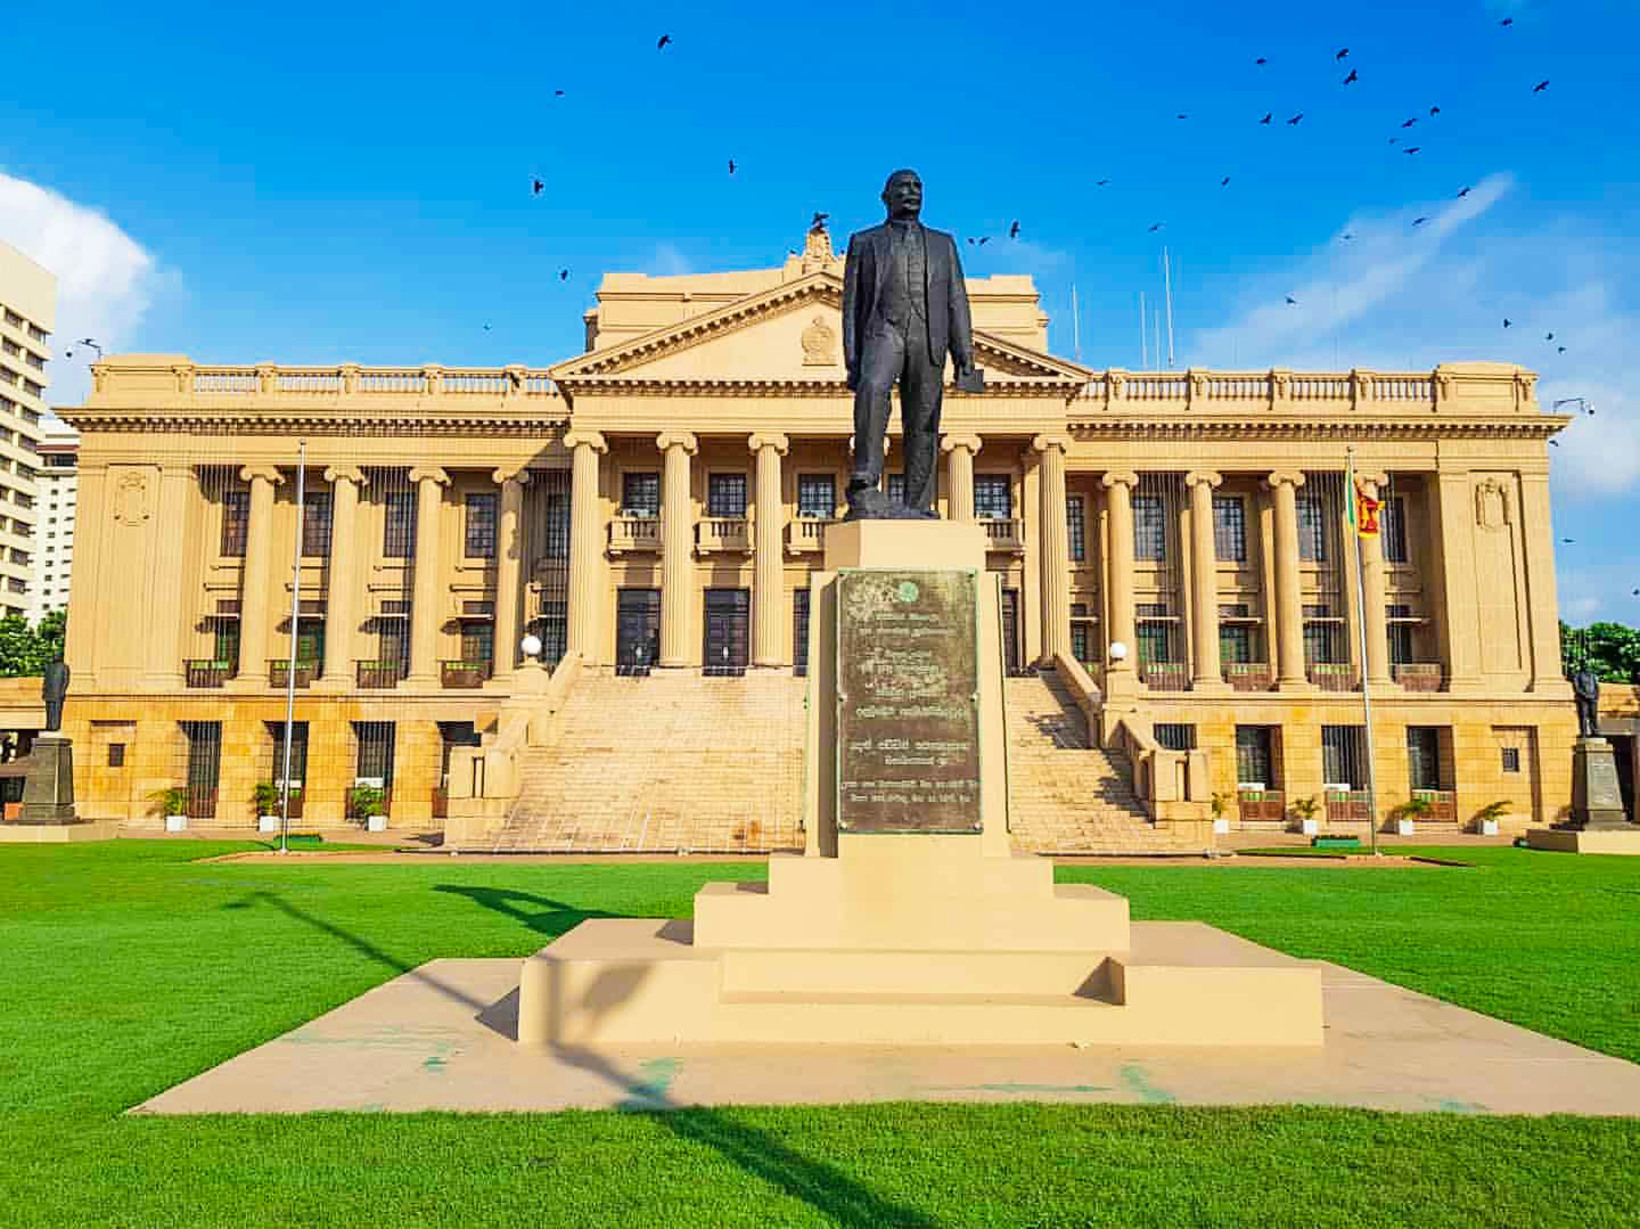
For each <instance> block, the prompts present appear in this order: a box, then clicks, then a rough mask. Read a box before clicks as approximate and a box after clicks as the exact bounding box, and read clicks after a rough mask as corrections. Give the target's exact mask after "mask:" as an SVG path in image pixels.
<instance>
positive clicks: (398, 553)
mask: <svg viewBox="0 0 1640 1229" xmlns="http://www.w3.org/2000/svg"><path fill="white" fill-rule="evenodd" d="M383 506H384V511H385V514H386V521H385V526H384V528H383V531H382V556H383V557H384V558H386V559H409V558H411V557H412V556H413V555H414V554H415V552H416V492H414V491H389V492H388V493H387V496H386V498H385V500H384V501H383Z"/></svg>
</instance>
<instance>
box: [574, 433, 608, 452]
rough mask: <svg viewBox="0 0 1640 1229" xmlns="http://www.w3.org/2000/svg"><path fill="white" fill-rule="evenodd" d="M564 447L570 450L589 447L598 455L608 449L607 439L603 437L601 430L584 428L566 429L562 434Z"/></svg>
mask: <svg viewBox="0 0 1640 1229" xmlns="http://www.w3.org/2000/svg"><path fill="white" fill-rule="evenodd" d="M564 447H565V448H569V449H571V450H573V449H576V448H590V449H592V451H593V452H596V453H598V454H599V455H600V456H601V455H603V454H604V453H606V452H608V451H609V441H608V440H606V439H605V438H604V433H603V432H602V431H588V430H585V429H580V430H574V431H568V432H565V434H564Z"/></svg>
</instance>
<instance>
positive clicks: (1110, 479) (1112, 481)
mask: <svg viewBox="0 0 1640 1229" xmlns="http://www.w3.org/2000/svg"><path fill="white" fill-rule="evenodd" d="M1100 482H1102V483H1103V484H1104V485H1105V486H1107V487H1118V486H1125V487H1127V488H1128V489H1130V490H1131V489H1132V488H1133V487H1136V486H1138V485H1139V475H1138V474H1136V473H1134V472H1133V471H1132V470H1131V469H1119V470H1112V471H1111V472H1110V473H1107V474H1106V475H1105V476H1104V477H1103V478H1101V479H1100Z"/></svg>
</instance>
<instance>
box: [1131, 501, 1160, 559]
mask: <svg viewBox="0 0 1640 1229" xmlns="http://www.w3.org/2000/svg"><path fill="white" fill-rule="evenodd" d="M1133 557H1134V558H1135V559H1141V560H1152V561H1156V562H1160V561H1162V560H1164V559H1166V558H1167V519H1166V514H1165V513H1164V511H1163V506H1162V497H1161V496H1160V495H1135V496H1134V497H1133Z"/></svg>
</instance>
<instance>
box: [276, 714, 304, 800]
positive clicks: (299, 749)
mask: <svg viewBox="0 0 1640 1229" xmlns="http://www.w3.org/2000/svg"><path fill="white" fill-rule="evenodd" d="M267 729H268V735H269V737H271V738H272V739H273V761H272V765H273V771H272V772H270V773H269V774H268V776H269V777H270V778H271V779H272V780H273V783H274V787H275V788H278V785H279V782H281V781H283V780H285V779H286V777H285V723H284V722H283V721H270V722H268V723H267ZM307 753H308V723H307V722H305V721H293V722H291V723H290V777H289V781H290V789H291V792H292V793H295V792H296V791H297V790H299V789H301V788H302V782H304V781H306V780H307Z"/></svg>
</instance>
